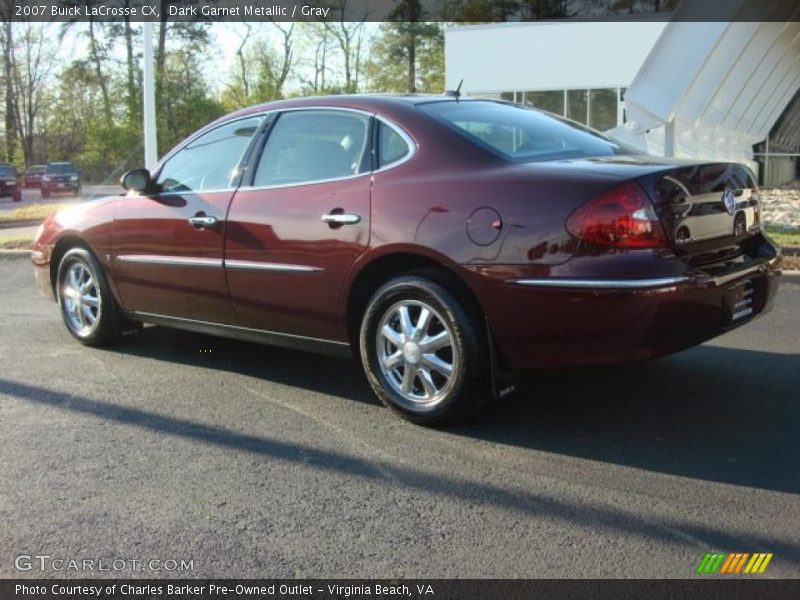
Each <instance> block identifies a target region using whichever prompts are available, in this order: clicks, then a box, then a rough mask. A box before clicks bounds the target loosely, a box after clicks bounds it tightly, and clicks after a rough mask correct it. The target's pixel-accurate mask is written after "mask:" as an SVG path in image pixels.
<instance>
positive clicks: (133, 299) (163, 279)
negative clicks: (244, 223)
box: [113, 116, 263, 323]
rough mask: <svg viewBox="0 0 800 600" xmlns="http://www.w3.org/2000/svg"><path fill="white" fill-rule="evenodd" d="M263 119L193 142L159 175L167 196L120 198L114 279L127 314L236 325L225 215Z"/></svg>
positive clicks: (218, 130) (228, 125) (241, 121)
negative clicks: (227, 263) (227, 275)
mask: <svg viewBox="0 0 800 600" xmlns="http://www.w3.org/2000/svg"><path fill="white" fill-rule="evenodd" d="M262 121H263V117H261V116H255V117H247V118H243V119H238V120H236V121H233V122H228V123H225V124H223V125H220V126H219V127H216V128H214V129H212V130H210V131H208V132H205V133H203V134H201V135H199V136H197V137H195V138H194V139H192V140H190V141H189V142H188V143H187V144H185V145H184V146H183V147H182V148H180V149H179V150H177V151H176V152H174V153H173V154H172V155H171V156H170V157H168V158H167V160H166V161H165V162H164V163H163V164H162V166H161V167H160V169H159V171H158V173H157V174H156V175H154V177H155V178H156V182H157V184H158V187H159V189H160V191H159V192H158V193H156V194H153V195H149V196H144V195H138V194H129V195H128V196H125V197H123V198H121V199H120V201H119V203H118V208H117V211H116V214H115V220H114V229H113V248H114V252H113V253H114V257H113V259H114V273H115V279H116V282H117V286H118V289H119V293H120V296H121V298H122V301H123V304H124V306H125V308H126V309H128V310H133V311H139V312H144V313H151V314H157V315H166V316H171V317H180V318H185V319H193V320H201V321H214V322H220V323H232V322H233V321H234V320H235V319H234V317H233V311H232V309H231V304H230V299H229V297H228V290H227V285H226V282H225V270H224V268H223V249H224V245H223V240H224V238H225V216H226V214H227V212H228V207H229V205H230V202H231V198H233V194H234V191H235V189H236V186H237V185H238V183H239V180H240V179H241V168H242V164H243V163H244V161H245V160H246V157H247V155H248V151H249V149H250V146H251V144H252V143H253V141H254V140H255V139H256V137H257V133H258V129H259V126H260V125H261V123H262Z"/></svg>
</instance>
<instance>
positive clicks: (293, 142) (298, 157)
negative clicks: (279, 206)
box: [253, 109, 369, 187]
mask: <svg viewBox="0 0 800 600" xmlns="http://www.w3.org/2000/svg"><path fill="white" fill-rule="evenodd" d="M368 131H369V117H368V116H367V115H364V114H361V113H355V112H351V111H343V110H323V109H320V110H298V111H291V112H286V113H283V114H282V115H280V117H278V120H277V122H276V123H275V124H274V125H273V126H272V128H271V131H270V133H269V138H268V139H267V143H266V146H265V147H264V151H263V153H262V154H261V158H260V159H259V162H258V166H257V167H256V172H255V176H254V179H253V186H254V187H274V186H280V185H296V184H304V183H313V182H316V181H329V180H332V179H342V178H345V177H352V176H354V175H359V174H361V173H364V172H366V171H368V170H369V165H368V162H367V161H366V160H365V156H366V154H367V151H368V148H367V139H368V135H367V132H368Z"/></svg>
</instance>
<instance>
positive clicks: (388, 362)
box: [381, 350, 403, 369]
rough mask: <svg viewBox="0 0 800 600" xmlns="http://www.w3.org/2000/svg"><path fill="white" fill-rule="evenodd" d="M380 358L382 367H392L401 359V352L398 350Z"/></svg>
mask: <svg viewBox="0 0 800 600" xmlns="http://www.w3.org/2000/svg"><path fill="white" fill-rule="evenodd" d="M381 360H382V361H383V366H384V367H386V368H387V369H394V368H395V367H396V366H397V365H399V364H400V363H401V362H402V361H403V353H402V351H400V350H398V351H397V352H395V353H394V354H391V355H389V356H385V357H383V358H382V359H381Z"/></svg>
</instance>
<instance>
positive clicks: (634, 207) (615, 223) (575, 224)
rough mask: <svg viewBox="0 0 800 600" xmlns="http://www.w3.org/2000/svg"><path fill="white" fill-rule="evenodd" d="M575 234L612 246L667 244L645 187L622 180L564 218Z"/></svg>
mask: <svg viewBox="0 0 800 600" xmlns="http://www.w3.org/2000/svg"><path fill="white" fill-rule="evenodd" d="M567 231H569V232H570V233H571V234H572V235H574V236H575V237H577V238H579V239H581V240H583V241H585V242H589V243H591V244H599V245H601V246H611V247H613V248H660V247H663V246H666V245H667V237H666V235H665V234H664V228H663V227H662V226H661V221H659V220H658V215H656V212H655V210H654V209H653V205H652V204H651V202H650V200H649V198H648V197H647V196H646V195H645V193H644V190H642V188H640V187H639V186H638V185H637V184H636V183H632V182H631V183H625V184H623V185H621V186H619V187H617V188H614V189H613V190H611V191H610V192H606V193H605V194H603V195H602V196H600V197H598V198H595V199H594V200H592V201H591V202H587V203H586V204H584V205H583V206H581V207H580V208H578V209H577V210H575V211H574V212H573V213H572V214H571V215H570V216H569V219H567Z"/></svg>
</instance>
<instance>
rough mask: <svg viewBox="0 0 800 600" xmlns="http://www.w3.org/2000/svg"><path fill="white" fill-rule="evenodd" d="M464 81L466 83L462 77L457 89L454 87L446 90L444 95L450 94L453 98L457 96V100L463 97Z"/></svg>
mask: <svg viewBox="0 0 800 600" xmlns="http://www.w3.org/2000/svg"><path fill="white" fill-rule="evenodd" d="M463 83H464V80H463V79H462V80H461V81H459V82H458V87H457V88H456V89H454V90H446V91H445V93H444V95H445V96H450V97H451V98H455V99H456V102H457V101H458V99H459V98H461V85H462V84H463Z"/></svg>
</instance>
